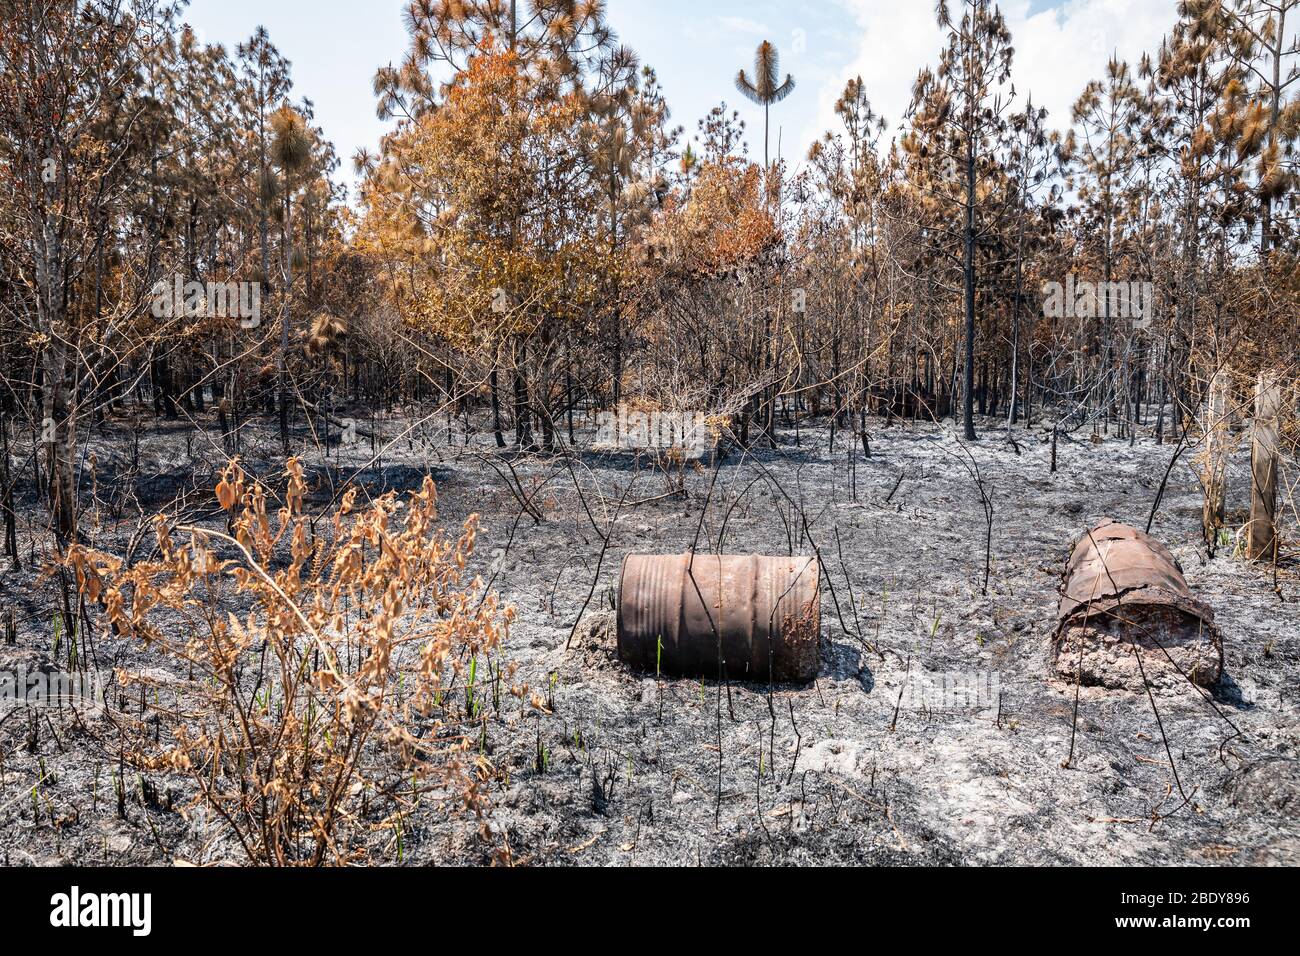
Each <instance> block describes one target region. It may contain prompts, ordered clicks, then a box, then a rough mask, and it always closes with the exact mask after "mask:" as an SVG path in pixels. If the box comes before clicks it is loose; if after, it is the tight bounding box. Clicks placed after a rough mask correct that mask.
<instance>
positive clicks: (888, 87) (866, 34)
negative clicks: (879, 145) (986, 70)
mask: <svg viewBox="0 0 1300 956" xmlns="http://www.w3.org/2000/svg"><path fill="white" fill-rule="evenodd" d="M839 2H840V3H841V4H842V5H843V6H844V7H845V8H846V9H847V10H848V12H849V14H850V15H851V16H852V17H853V18H854V20H855V21H856V23H857V26H858V30H859V36H858V42H857V47H858V48H857V53H856V55H855V56H854V57H853V59H852V61H851V62H850V63H848V64H847V65H846V66H845V67H844V68H843V70H841V71H840V72H839V73H838V75H837V76H835V77H834V78H833V79H831V80H828V81H826V82H824V83H823V85H822V87H821V89H820V90H819V95H818V107H817V111H816V114H815V116H814V117H813V118H812V119H811V121H810V122H809V124H808V125H807V126H806V127H805V128H804V130H803V131H802V133H801V137H800V138H801V141H802V142H803V143H804V144H805V145H806V144H808V143H811V142H812V141H813V140H814V139H815V138H817V137H818V136H819V135H820V134H821V133H823V132H824V131H825V130H827V129H831V128H834V127H835V125H836V123H835V122H834V121H835V113H834V106H835V101H836V99H838V97H839V95H840V93H841V92H842V91H843V88H844V84H845V82H846V81H847V80H848V79H849V78H850V77H853V76H859V75H860V76H861V77H862V78H863V80H864V81H865V84H866V88H867V95H868V97H869V98H870V99H871V104H872V106H873V107H874V109H875V110H876V112H877V113H880V114H881V115H883V116H884V117H885V119H886V120H887V121H888V122H889V128H890V130H891V131H892V130H894V129H896V128H897V126H898V124H899V122H900V120H901V119H902V117H903V113H904V112H905V111H906V109H907V106H908V103H909V102H910V100H911V96H912V84H913V82H914V81H915V79H916V74H917V71H918V70H920V68H921V67H922V66H923V65H925V64H929V65H931V66H933V65H934V63H935V62H936V61H937V60H938V57H939V51H940V50H941V49H942V47H943V43H944V36H943V32H942V31H941V30H940V29H939V26H938V24H937V23H935V19H934V5H933V3H931V2H918V0H839ZM950 6H951V8H952V11H953V16H954V17H956V16H958V7H959V6H960V3H959V2H958V0H952V2H951V4H950ZM1031 6H1032V5H1031V3H1030V2H1029V0H1008V2H1005V3H1002V4H1000V7H1001V9H1002V13H1003V16H1005V17H1006V20H1007V26H1008V28H1009V29H1010V31H1011V43H1012V46H1013V47H1014V49H1015V55H1014V57H1013V58H1012V64H1011V80H1012V83H1013V84H1014V85H1015V88H1016V102H1017V104H1020V103H1023V102H1024V100H1025V98H1026V97H1027V96H1028V95H1029V94H1032V95H1033V99H1034V102H1035V103H1037V104H1039V105H1041V106H1046V107H1047V109H1048V122H1049V124H1050V125H1051V126H1053V127H1055V128H1063V127H1064V126H1066V125H1067V124H1068V122H1069V116H1070V107H1071V105H1072V104H1073V103H1074V101H1075V100H1076V99H1077V98H1078V96H1079V94H1080V93H1081V92H1082V91H1083V87H1084V86H1085V85H1086V84H1087V83H1088V81H1089V80H1092V79H1097V78H1100V77H1101V75H1102V71H1103V69H1104V68H1105V65H1106V61H1107V59H1108V58H1109V57H1110V55H1111V53H1112V52H1116V53H1118V55H1119V57H1120V58H1121V59H1125V60H1128V61H1129V63H1130V64H1131V65H1134V66H1136V63H1137V60H1138V59H1139V58H1140V57H1141V55H1142V53H1144V52H1150V53H1152V54H1154V53H1155V51H1156V50H1157V49H1158V47H1159V44H1160V39H1161V37H1163V36H1164V35H1165V34H1166V33H1168V32H1169V30H1170V29H1171V28H1172V27H1173V25H1174V22H1175V18H1176V16H1177V14H1176V11H1175V7H1174V3H1173V2H1172V0H1067V2H1065V3H1062V4H1059V5H1058V6H1056V7H1055V8H1053V9H1048V10H1040V11H1038V12H1033V13H1031V12H1030V11H1031ZM887 135H892V132H891V134H887Z"/></svg>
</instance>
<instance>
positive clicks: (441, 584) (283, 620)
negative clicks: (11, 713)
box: [66, 459, 529, 865]
mask: <svg viewBox="0 0 1300 956" xmlns="http://www.w3.org/2000/svg"><path fill="white" fill-rule="evenodd" d="M285 477H286V479H287V483H286V485H285V488H284V492H283V502H282V503H280V504H278V505H277V504H275V503H274V502H273V501H272V499H271V496H270V492H269V491H268V489H267V488H266V487H265V486H264V485H263V484H262V483H260V482H258V481H256V480H254V479H252V478H251V477H250V476H249V475H248V474H246V473H245V472H244V470H243V469H242V468H241V467H240V465H239V462H238V461H237V460H234V461H231V462H230V463H229V464H228V465H227V466H226V468H225V470H224V471H223V473H222V476H221V481H220V483H219V484H218V485H217V487H216V496H217V500H218V501H219V503H220V505H221V507H222V508H223V509H225V510H226V511H227V512H228V515H229V520H228V530H229V532H230V533H229V534H227V533H225V532H220V531H215V530H211V529H206V528H200V527H193V526H176V525H174V524H173V523H172V521H170V520H169V519H168V518H167V517H166V516H165V515H159V516H158V517H157V518H156V519H155V521H154V529H155V533H156V536H157V550H156V554H155V556H153V557H151V559H150V560H147V561H140V562H138V563H135V564H133V565H130V566H127V565H125V564H124V563H123V561H122V560H121V559H119V558H117V557H115V556H113V555H109V554H105V553H103V552H99V551H94V550H90V549H87V548H84V547H81V546H75V547H72V548H71V549H70V550H69V551H68V553H67V556H66V562H67V564H68V565H69V566H70V567H71V568H72V569H73V570H74V572H75V574H76V580H77V583H78V586H79V588H80V589H81V591H82V593H83V594H84V595H85V596H86V597H87V599H89V600H90V601H91V602H93V603H96V604H98V605H99V607H100V608H101V609H102V612H103V617H104V619H105V621H106V623H107V624H108V625H109V626H110V627H111V629H112V630H113V632H114V633H115V634H116V635H117V638H118V639H119V640H120V639H123V638H134V639H138V640H140V641H143V642H145V643H146V644H147V645H149V646H151V647H153V648H154V649H156V650H158V651H161V652H162V653H163V655H164V656H165V657H166V658H167V659H168V660H169V661H171V662H172V663H173V664H174V665H178V667H177V669H178V670H183V671H184V672H186V673H187V675H188V676H187V677H186V678H185V679H183V680H180V681H178V682H176V683H175V684H164V685H163V688H162V690H163V693H162V694H160V693H159V691H160V688H158V687H157V686H156V685H155V686H152V687H149V686H146V685H148V684H150V683H152V682H151V681H150V680H148V679H147V678H146V677H145V676H144V675H140V674H131V673H126V672H122V671H119V672H118V680H119V683H120V684H121V686H122V688H123V694H124V695H128V696H134V693H135V692H133V691H131V690H126V688H128V687H132V686H137V687H138V693H139V695H140V699H141V701H143V700H145V696H146V694H147V695H148V696H149V697H152V698H153V707H152V711H153V714H154V715H156V717H157V718H158V719H160V720H161V722H162V724H163V727H164V732H163V733H162V734H159V735H158V736H157V738H155V733H154V730H153V729H152V727H151V726H150V725H149V724H148V723H147V722H146V721H145V720H144V719H143V715H142V716H141V719H138V720H136V719H133V718H132V717H131V716H128V715H126V714H123V715H122V719H121V720H120V721H119V723H120V726H121V727H122V730H123V735H124V736H123V753H124V756H125V759H127V760H129V761H130V762H131V763H132V764H134V765H135V766H137V767H139V768H142V769H146V770H151V771H156V772H164V773H175V774H183V775H186V776H188V777H189V778H190V780H192V782H193V783H194V784H195V785H196V787H197V791H198V792H197V796H196V798H195V801H194V803H195V805H202V806H206V807H208V808H210V809H211V811H213V812H215V813H216V814H217V815H219V816H220V818H221V819H222V820H224V821H225V823H226V824H228V825H229V827H230V829H231V830H232V831H233V833H234V834H235V836H236V837H237V839H238V841H239V843H240V845H241V846H242V848H243V851H244V853H245V854H246V855H247V857H248V859H249V861H251V862H254V863H259V864H271V865H292V864H309V865H318V864H344V863H348V862H349V861H352V860H354V859H356V858H357V857H358V856H360V854H361V852H362V842H363V839H364V838H365V835H366V834H367V833H370V834H375V833H377V832H379V831H384V830H389V831H392V834H393V842H394V843H395V844H396V846H397V847H398V854H399V856H400V853H401V833H402V830H403V821H404V819H405V817H406V816H407V815H408V814H409V813H410V812H411V811H412V810H413V809H414V808H416V807H417V806H418V805H419V804H420V803H421V801H423V802H424V803H425V804H426V807H427V805H428V804H429V803H430V802H432V803H433V805H434V806H435V807H436V808H444V809H446V810H447V811H448V812H452V811H455V810H457V809H459V810H465V811H469V812H470V813H471V814H474V815H476V816H477V818H478V819H479V821H480V823H482V821H483V819H484V817H483V811H484V809H485V806H486V803H487V797H486V791H485V784H486V783H487V781H489V780H490V779H491V777H492V775H493V769H492V767H491V765H490V764H489V762H488V761H487V759H486V757H485V756H484V755H483V754H482V753H481V752H476V743H478V740H479V739H480V736H482V737H485V736H486V733H487V720H488V714H489V713H493V712H499V711H500V709H501V707H502V706H503V704H502V697H503V693H504V694H507V695H513V696H514V697H516V698H518V699H521V700H523V699H527V698H528V697H529V693H528V689H527V688H526V687H522V686H519V685H513V684H511V683H510V681H511V677H512V675H513V667H511V666H508V665H505V664H504V662H503V661H502V656H501V651H502V644H503V641H504V640H505V637H506V635H507V633H508V630H509V625H510V621H511V620H512V618H513V609H512V608H510V607H504V608H503V607H501V606H499V604H498V601H497V598H496V596H495V595H493V594H484V593H481V584H480V582H479V581H478V580H477V579H475V580H474V581H472V582H468V583H467V582H466V581H465V574H466V572H465V568H466V560H467V558H468V557H469V555H470V554H471V553H472V552H473V550H474V545H475V540H476V536H477V533H478V520H477V516H471V517H470V518H469V519H468V520H467V521H466V522H465V524H464V526H463V527H462V528H461V530H460V532H459V534H458V535H456V536H450V535H448V534H446V533H445V532H444V531H443V530H442V529H440V528H439V527H438V524H437V520H438V509H437V492H436V489H435V486H434V484H433V481H432V479H430V478H428V477H426V478H425V480H424V485H423V487H422V488H421V490H420V491H418V492H414V493H412V494H410V495H409V496H408V497H407V498H406V500H404V501H403V500H399V499H398V498H397V497H396V495H394V494H392V493H389V494H387V495H385V496H383V497H381V498H379V499H377V500H375V501H373V502H372V503H371V504H369V505H368V506H366V507H358V506H357V503H356V498H357V491H356V489H350V490H348V491H347V492H346V493H345V494H344V495H343V497H342V499H341V502H340V504H339V505H338V507H337V508H335V509H334V510H333V511H332V513H329V514H327V515H320V516H316V517H315V518H313V517H312V516H310V515H309V514H307V512H306V510H305V507H304V502H305V499H306V496H307V493H308V488H307V483H306V480H305V479H304V476H303V470H302V466H301V464H300V463H299V462H298V461H297V460H296V459H290V460H289V462H288V468H287V472H286V475H285ZM485 674H486V678H485V676H484V675H485ZM459 690H463V694H462V693H459ZM168 696H170V698H171V699H170V700H167V699H166V697H168ZM482 829H483V832H484V835H485V836H486V835H488V834H487V830H486V825H485V824H484V825H483V827H482ZM501 850H502V852H504V847H502V848H501Z"/></svg>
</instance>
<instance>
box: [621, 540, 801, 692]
mask: <svg viewBox="0 0 1300 956" xmlns="http://www.w3.org/2000/svg"><path fill="white" fill-rule="evenodd" d="M820 575H821V567H820V565H819V564H818V562H817V559H816V558H806V557H798V556H796V557H767V556H764V555H726V554H724V555H716V554H696V555H694V556H693V560H692V555H690V554H689V553H688V554H629V555H628V556H627V557H626V558H624V560H623V574H622V581H621V582H620V584H619V591H618V655H619V657H620V658H622V660H623V661H624V662H625V663H627V664H630V665H632V666H633V667H638V668H641V669H643V670H646V671H650V672H655V671H656V669H657V670H658V671H659V672H661V673H665V674H674V675H680V676H691V677H717V676H719V674H723V675H725V676H726V677H727V678H728V679H731V680H756V681H768V680H770V681H778V682H788V681H807V680H811V679H812V678H814V677H816V676H817V671H818V668H819V666H820V655H819V648H818V638H819V635H820V633H821V592H820V590H819V577H820ZM720 665H721V666H720Z"/></svg>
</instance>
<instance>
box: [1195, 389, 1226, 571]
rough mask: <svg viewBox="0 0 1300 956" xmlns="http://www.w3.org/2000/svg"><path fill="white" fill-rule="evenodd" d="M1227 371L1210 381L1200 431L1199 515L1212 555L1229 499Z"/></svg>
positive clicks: (1206, 543)
mask: <svg viewBox="0 0 1300 956" xmlns="http://www.w3.org/2000/svg"><path fill="white" fill-rule="evenodd" d="M1229 381H1230V379H1229V375H1228V372H1227V370H1226V369H1220V370H1219V371H1217V372H1215V373H1214V378H1213V379H1211V381H1210V392H1209V397H1208V398H1207V399H1206V402H1205V409H1204V411H1203V413H1202V414H1203V416H1204V417H1203V420H1202V430H1203V432H1204V434H1205V458H1204V461H1203V464H1202V469H1201V482H1202V484H1203V485H1204V487H1205V506H1204V508H1203V509H1202V512H1201V529H1202V531H1203V533H1204V535H1205V545H1206V547H1207V548H1208V549H1209V551H1210V553H1211V554H1213V553H1214V549H1215V546H1216V545H1217V543H1218V539H1219V529H1220V528H1222V527H1223V520H1224V511H1225V509H1226V506H1227V499H1228V483H1227V473H1228V422H1227V415H1228V386H1229Z"/></svg>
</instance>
